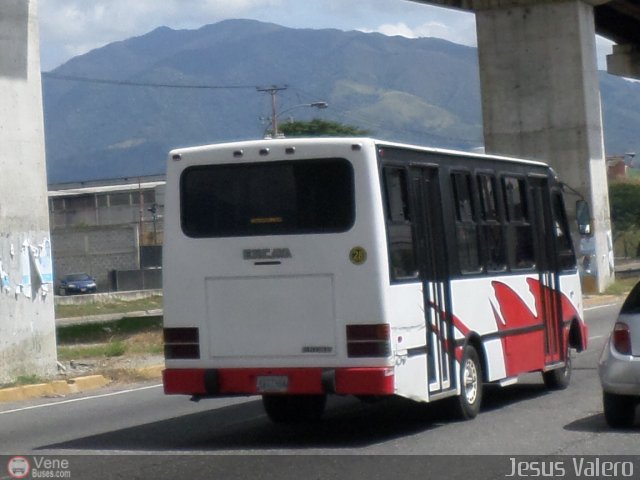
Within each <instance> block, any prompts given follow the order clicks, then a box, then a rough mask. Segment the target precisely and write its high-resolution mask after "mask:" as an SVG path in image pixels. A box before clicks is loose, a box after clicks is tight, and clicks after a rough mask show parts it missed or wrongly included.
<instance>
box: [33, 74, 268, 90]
mask: <svg viewBox="0 0 640 480" xmlns="http://www.w3.org/2000/svg"><path fill="white" fill-rule="evenodd" d="M42 76H43V77H45V78H50V79H52V80H67V81H72V82H82V83H95V84H103V85H118V86H127V87H151V88H183V89H197V90H240V89H256V88H259V87H257V86H256V85H185V84H176V83H152V82H132V81H127V80H107V79H103V78H88V77H78V76H75V75H59V74H57V73H49V72H43V73H42Z"/></svg>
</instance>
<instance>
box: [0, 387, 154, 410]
mask: <svg viewBox="0 0 640 480" xmlns="http://www.w3.org/2000/svg"><path fill="white" fill-rule="evenodd" d="M161 386H162V384H161V383H159V384H158V385H149V386H147V387H139V388H130V389H129V390H121V391H119V392H111V393H103V394H101V395H93V396H91V397H81V398H72V399H71V400H62V401H61V402H50V403H43V404H41V405H32V406H30V407H23V408H15V409H13V410H6V411H4V412H0V415H6V414H8V413H16V412H24V411H26V410H35V409H36V408H45V407H53V406H55V405H64V404H65V403H75V402H82V401H84V400H94V399H97V398H105V397H113V396H116V395H124V394H125V393H133V392H139V391H142V390H149V389H151V388H158V387H161Z"/></svg>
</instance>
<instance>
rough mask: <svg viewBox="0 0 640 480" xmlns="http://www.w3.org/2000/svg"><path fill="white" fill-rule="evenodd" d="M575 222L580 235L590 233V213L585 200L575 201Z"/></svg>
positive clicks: (588, 234)
mask: <svg viewBox="0 0 640 480" xmlns="http://www.w3.org/2000/svg"><path fill="white" fill-rule="evenodd" d="M576 222H577V223H578V232H580V235H587V236H590V235H591V234H592V229H591V213H590V212H589V204H588V203H587V202H586V201H585V200H578V201H577V202H576Z"/></svg>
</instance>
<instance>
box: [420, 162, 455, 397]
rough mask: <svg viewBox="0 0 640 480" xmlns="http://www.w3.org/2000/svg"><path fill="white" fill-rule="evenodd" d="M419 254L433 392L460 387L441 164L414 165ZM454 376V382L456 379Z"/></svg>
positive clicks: (429, 379) (429, 371)
mask: <svg viewBox="0 0 640 480" xmlns="http://www.w3.org/2000/svg"><path fill="white" fill-rule="evenodd" d="M412 180H413V185H414V189H413V190H414V194H415V198H416V203H417V205H416V207H417V208H416V211H417V212H418V219H417V222H416V234H417V239H416V240H417V241H416V246H417V250H418V251H417V254H418V255H417V256H418V261H419V263H420V265H419V267H420V268H419V271H420V280H421V282H422V289H423V295H424V306H425V308H424V310H425V312H424V313H425V324H426V335H427V339H426V340H427V362H428V364H427V371H428V382H429V395H430V396H433V395H436V394H438V393H440V392H443V391H446V390H451V389H455V388H456V381H455V378H456V376H455V373H453V372H455V369H454V366H453V362H454V360H455V355H454V350H453V349H454V336H453V326H452V321H451V316H450V314H449V312H450V311H451V295H450V287H449V282H448V276H447V270H448V269H447V244H446V240H445V230H444V222H443V214H442V198H441V194H440V186H439V180H438V168H437V167H414V168H412ZM452 378H453V381H452Z"/></svg>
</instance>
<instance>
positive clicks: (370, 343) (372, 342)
mask: <svg viewBox="0 0 640 480" xmlns="http://www.w3.org/2000/svg"><path fill="white" fill-rule="evenodd" d="M389 333H390V327H389V324H386V323H383V324H373V325H347V354H348V355H349V356H350V357H388V356H390V355H391V342H390V340H389V338H390V337H389Z"/></svg>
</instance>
